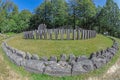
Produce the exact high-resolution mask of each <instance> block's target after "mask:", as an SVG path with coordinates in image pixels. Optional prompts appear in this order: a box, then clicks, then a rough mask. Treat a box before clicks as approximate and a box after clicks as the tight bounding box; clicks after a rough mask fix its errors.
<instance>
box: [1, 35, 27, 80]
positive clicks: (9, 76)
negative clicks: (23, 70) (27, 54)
mask: <svg viewBox="0 0 120 80" xmlns="http://www.w3.org/2000/svg"><path fill="white" fill-rule="evenodd" d="M0 36H1V34H0ZM2 40H3V39H1V41H0V44H1V43H2ZM2 54H3V52H2V49H1V47H0V80H28V78H27V77H23V76H22V75H20V74H18V73H17V72H15V71H14V70H12V69H11V67H10V66H9V65H8V64H7V63H6V60H5V59H4V57H3V55H2Z"/></svg>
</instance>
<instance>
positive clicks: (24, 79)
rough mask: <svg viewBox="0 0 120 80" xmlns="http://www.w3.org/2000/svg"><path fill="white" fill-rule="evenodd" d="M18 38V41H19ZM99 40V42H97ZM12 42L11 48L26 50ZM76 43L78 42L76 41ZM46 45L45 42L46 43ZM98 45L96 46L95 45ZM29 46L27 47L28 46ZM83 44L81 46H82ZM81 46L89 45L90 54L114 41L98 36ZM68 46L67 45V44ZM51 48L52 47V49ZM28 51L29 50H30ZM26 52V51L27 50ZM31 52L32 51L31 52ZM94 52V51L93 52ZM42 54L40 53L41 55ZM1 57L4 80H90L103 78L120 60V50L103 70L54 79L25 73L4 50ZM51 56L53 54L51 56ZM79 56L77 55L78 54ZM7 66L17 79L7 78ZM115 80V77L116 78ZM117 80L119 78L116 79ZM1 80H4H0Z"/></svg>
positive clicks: (0, 51)
mask: <svg viewBox="0 0 120 80" xmlns="http://www.w3.org/2000/svg"><path fill="white" fill-rule="evenodd" d="M15 38H16V41H21V40H22V41H24V39H22V38H21V37H20V36H16V37H15ZM15 38H14V39H13V40H14V41H15ZM17 38H18V39H17ZM96 40H97V41H96ZM116 40H117V41H118V42H119V44H120V40H119V39H116ZM25 41H26V42H27V43H28V42H31V43H28V44H29V45H30V44H32V42H35V43H36V45H39V44H40V42H41V40H34V41H33V40H28V41H27V40H25ZM11 42H12V41H10V42H9V44H10V45H11V46H14V47H17V45H18V48H19V49H21V50H22V49H23V50H24V48H23V45H22V44H20V42H18V43H19V44H15V43H14V42H12V43H13V44H11ZM37 42H38V43H39V44H37ZM75 42H76V41H75ZM86 42H87V43H88V44H89V45H88V44H87V43H86ZM44 43H45V42H44ZM83 43H84V45H83ZM95 43H96V44H95ZM28 44H27V45H28ZM80 44H81V45H80ZM80 44H79V46H82V45H83V46H84V47H85V44H86V45H88V46H89V47H87V48H88V50H87V51H86V53H89V52H90V51H91V52H92V49H94V48H95V47H94V46H95V45H96V47H97V48H95V49H96V50H97V49H101V48H103V47H104V48H106V47H108V46H111V44H112V41H111V40H110V39H109V38H106V37H104V36H102V35H98V36H97V38H95V39H90V40H85V41H80ZM66 45H67V44H66ZM75 45H76V46H78V44H74V45H73V46H75ZM97 45H99V46H97ZM20 46H22V48H21V47H20ZM39 46H41V45H39ZM28 48H29V49H30V47H28ZM39 48H40V47H38V48H37V49H39ZM50 48H51V47H50ZM119 48H120V47H119ZM29 49H28V50H29ZM25 50H26V49H25ZM29 51H30V50H29ZM93 51H94V50H93ZM39 54H40V53H39ZM0 55H1V56H2V57H3V58H4V59H3V60H2V61H3V62H1V63H0V65H2V66H0V74H2V75H3V78H4V79H3V80H88V78H89V77H96V76H97V77H102V76H103V75H104V73H105V72H106V71H107V70H108V68H109V67H110V66H112V65H113V64H114V63H115V62H116V61H117V60H118V59H119V58H120V50H119V52H118V53H117V54H116V55H115V56H114V57H113V59H112V60H111V61H110V62H109V63H108V64H107V65H105V66H103V67H102V68H100V69H97V70H95V71H91V72H89V73H86V74H81V75H79V76H69V77H52V76H47V75H42V74H34V73H29V72H27V71H25V70H24V69H23V68H21V67H18V66H16V65H14V64H13V63H12V62H10V61H9V59H8V58H7V57H6V55H5V54H4V52H3V51H2V49H1V48H0ZM50 55H51V54H50ZM76 55H77V54H76ZM0 61H1V58H0ZM7 66H9V67H10V69H9V71H12V72H13V73H11V74H16V75H17V77H16V75H14V76H13V75H12V76H13V77H12V78H11V79H8V78H7V76H8V75H9V76H11V75H10V74H8V69H7V68H6V67H7ZM110 79H111V78H107V80H110ZM114 79H115V77H114ZM116 79H117V77H116ZM0 80H2V79H0ZM103 80H105V79H103ZM111 80H113V79H111Z"/></svg>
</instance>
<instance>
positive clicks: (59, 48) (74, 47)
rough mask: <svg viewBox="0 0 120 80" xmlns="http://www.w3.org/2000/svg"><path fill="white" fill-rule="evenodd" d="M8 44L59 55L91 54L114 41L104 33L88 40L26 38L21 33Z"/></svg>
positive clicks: (34, 51)
mask: <svg viewBox="0 0 120 80" xmlns="http://www.w3.org/2000/svg"><path fill="white" fill-rule="evenodd" d="M8 44H9V45H10V46H12V47H15V48H17V49H20V50H22V51H25V52H27V51H28V52H30V53H31V54H38V55H39V56H47V57H50V56H51V55H54V56H59V55H60V54H63V53H64V54H67V55H69V54H71V53H73V54H75V55H76V56H78V55H87V56H89V55H90V54H91V53H92V52H96V51H99V50H101V49H105V48H107V47H110V46H111V45H112V41H111V40H110V39H109V38H106V37H104V36H102V35H97V37H96V38H93V39H88V40H32V39H29V40H25V39H23V38H22V36H21V35H19V36H16V37H15V38H13V39H11V40H10V41H9V42H8Z"/></svg>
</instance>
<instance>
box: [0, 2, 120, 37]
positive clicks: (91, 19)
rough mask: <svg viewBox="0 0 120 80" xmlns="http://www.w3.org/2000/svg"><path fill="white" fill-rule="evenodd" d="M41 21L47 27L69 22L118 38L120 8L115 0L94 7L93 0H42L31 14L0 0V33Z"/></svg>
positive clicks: (26, 28)
mask: <svg viewBox="0 0 120 80" xmlns="http://www.w3.org/2000/svg"><path fill="white" fill-rule="evenodd" d="M41 23H45V24H46V25H47V27H48V28H59V27H61V26H62V27H63V28H64V26H68V25H71V26H72V28H76V27H80V28H83V29H91V30H96V31H97V32H98V33H101V34H104V33H106V32H107V33H108V35H111V36H115V37H120V9H119V7H118V5H117V4H116V3H115V2H114V0H106V4H105V5H104V6H103V7H101V6H96V5H95V4H94V2H93V0H67V2H66V0H44V1H43V2H42V3H41V4H40V5H39V6H38V7H36V9H35V10H34V13H31V12H30V11H29V10H22V11H19V8H18V6H17V5H16V4H15V3H13V2H12V1H10V0H0V32H1V33H6V32H15V33H20V32H23V31H27V30H34V29H37V27H38V26H39V24H41Z"/></svg>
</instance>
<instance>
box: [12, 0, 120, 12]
mask: <svg viewBox="0 0 120 80" xmlns="http://www.w3.org/2000/svg"><path fill="white" fill-rule="evenodd" d="M12 1H13V2H14V3H15V4H16V5H18V7H19V10H20V11H21V10H24V9H28V10H30V11H31V12H34V9H35V8H36V7H38V6H39V5H40V4H41V3H42V2H43V0H12ZM93 1H94V3H95V5H96V6H98V5H100V6H103V5H104V4H105V3H106V0H93ZM114 1H115V2H116V3H117V4H118V6H119V8H120V0H114Z"/></svg>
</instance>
